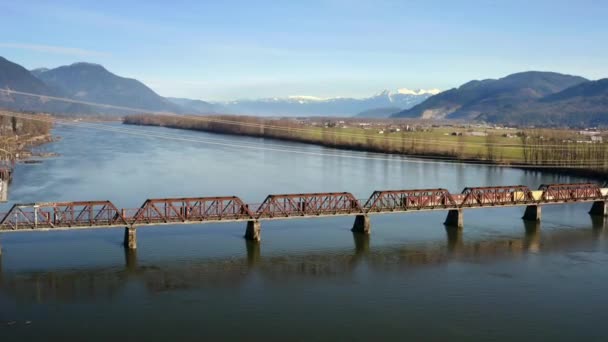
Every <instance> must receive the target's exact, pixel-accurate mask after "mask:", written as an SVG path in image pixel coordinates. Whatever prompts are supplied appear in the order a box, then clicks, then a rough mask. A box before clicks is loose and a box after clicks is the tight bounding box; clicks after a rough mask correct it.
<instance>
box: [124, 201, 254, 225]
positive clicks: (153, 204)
mask: <svg viewBox="0 0 608 342" xmlns="http://www.w3.org/2000/svg"><path fill="white" fill-rule="evenodd" d="M253 218H254V214H253V213H252V212H251V210H250V209H249V206H248V205H247V204H246V203H244V202H243V201H242V200H241V199H240V198H238V197H236V196H230V197H192V198H160V199H148V200H146V201H145V202H144V204H142V206H141V207H140V209H139V210H138V211H137V212H136V214H135V215H134V216H133V218H131V219H128V222H129V223H130V224H132V225H133V224H142V223H145V224H154V223H175V222H192V221H196V222H203V221H221V220H247V219H249V220H250V219H253Z"/></svg>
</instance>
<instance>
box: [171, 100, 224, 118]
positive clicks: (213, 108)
mask: <svg viewBox="0 0 608 342" xmlns="http://www.w3.org/2000/svg"><path fill="white" fill-rule="evenodd" d="M166 99H167V100H169V101H171V102H172V103H174V104H176V105H178V106H180V107H181V108H182V109H183V110H184V111H185V112H186V113H188V114H217V113H222V112H225V111H224V109H222V106H221V105H219V104H213V103H210V102H206V101H202V100H192V99H184V98H178V97H166Z"/></svg>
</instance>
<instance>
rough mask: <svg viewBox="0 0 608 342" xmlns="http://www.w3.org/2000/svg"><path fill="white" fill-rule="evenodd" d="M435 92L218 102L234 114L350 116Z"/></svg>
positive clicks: (419, 99) (418, 100)
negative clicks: (361, 96) (360, 96)
mask: <svg viewBox="0 0 608 342" xmlns="http://www.w3.org/2000/svg"><path fill="white" fill-rule="evenodd" d="M437 93H439V90H437V89H429V90H426V89H417V90H410V89H406V88H401V89H398V90H396V91H389V90H384V91H382V92H380V93H378V94H376V95H373V96H370V97H367V98H349V97H316V96H288V97H280V98H277V97H273V98H263V99H252V100H247V99H245V100H235V101H229V102H222V103H218V105H221V106H222V108H224V109H225V110H227V111H228V112H230V113H234V114H249V115H264V116H311V115H315V116H353V115H357V114H358V113H361V112H367V111H369V110H372V109H381V108H401V110H403V109H408V108H411V107H413V106H415V105H417V104H419V103H421V102H422V101H424V100H426V99H427V98H429V97H430V96H432V95H434V94H437ZM386 116H388V114H387V115H386Z"/></svg>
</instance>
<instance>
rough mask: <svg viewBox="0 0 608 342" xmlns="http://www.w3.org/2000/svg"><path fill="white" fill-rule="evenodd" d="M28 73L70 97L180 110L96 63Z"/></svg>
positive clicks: (116, 104) (130, 106)
mask: <svg viewBox="0 0 608 342" xmlns="http://www.w3.org/2000/svg"><path fill="white" fill-rule="evenodd" d="M32 74H34V75H36V76H37V77H38V78H39V79H40V80H42V81H43V82H44V83H46V84H47V85H48V86H50V87H53V88H55V89H59V90H61V91H62V92H63V93H64V94H65V95H66V96H67V97H70V98H72V99H76V100H80V101H86V102H95V103H103V104H108V105H112V106H119V107H129V108H137V109H142V110H144V111H154V112H175V113H180V112H182V109H181V108H180V107H179V106H178V105H176V104H174V103H172V102H170V101H169V100H167V99H165V98H163V97H161V96H159V95H158V94H156V93H155V92H154V91H153V90H152V89H150V88H148V87H147V86H146V85H144V84H143V83H141V82H140V81H138V80H135V79H131V78H125V77H120V76H117V75H115V74H113V73H111V72H109V71H108V70H106V69H105V68H104V67H103V66H101V65H98V64H91V63H74V64H71V65H67V66H61V67H58V68H55V69H50V70H44V69H35V70H33V71H32ZM98 111H100V112H109V113H113V114H125V113H133V111H129V110H122V109H109V108H98Z"/></svg>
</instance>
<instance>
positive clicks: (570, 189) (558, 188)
mask: <svg viewBox="0 0 608 342" xmlns="http://www.w3.org/2000/svg"><path fill="white" fill-rule="evenodd" d="M538 189H539V190H541V191H542V192H543V194H542V197H541V200H542V201H543V202H576V201H590V200H602V199H604V197H605V196H603V195H602V189H601V188H600V186H599V185H598V184H595V183H578V184H543V185H541V186H540V187H539V188H538Z"/></svg>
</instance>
